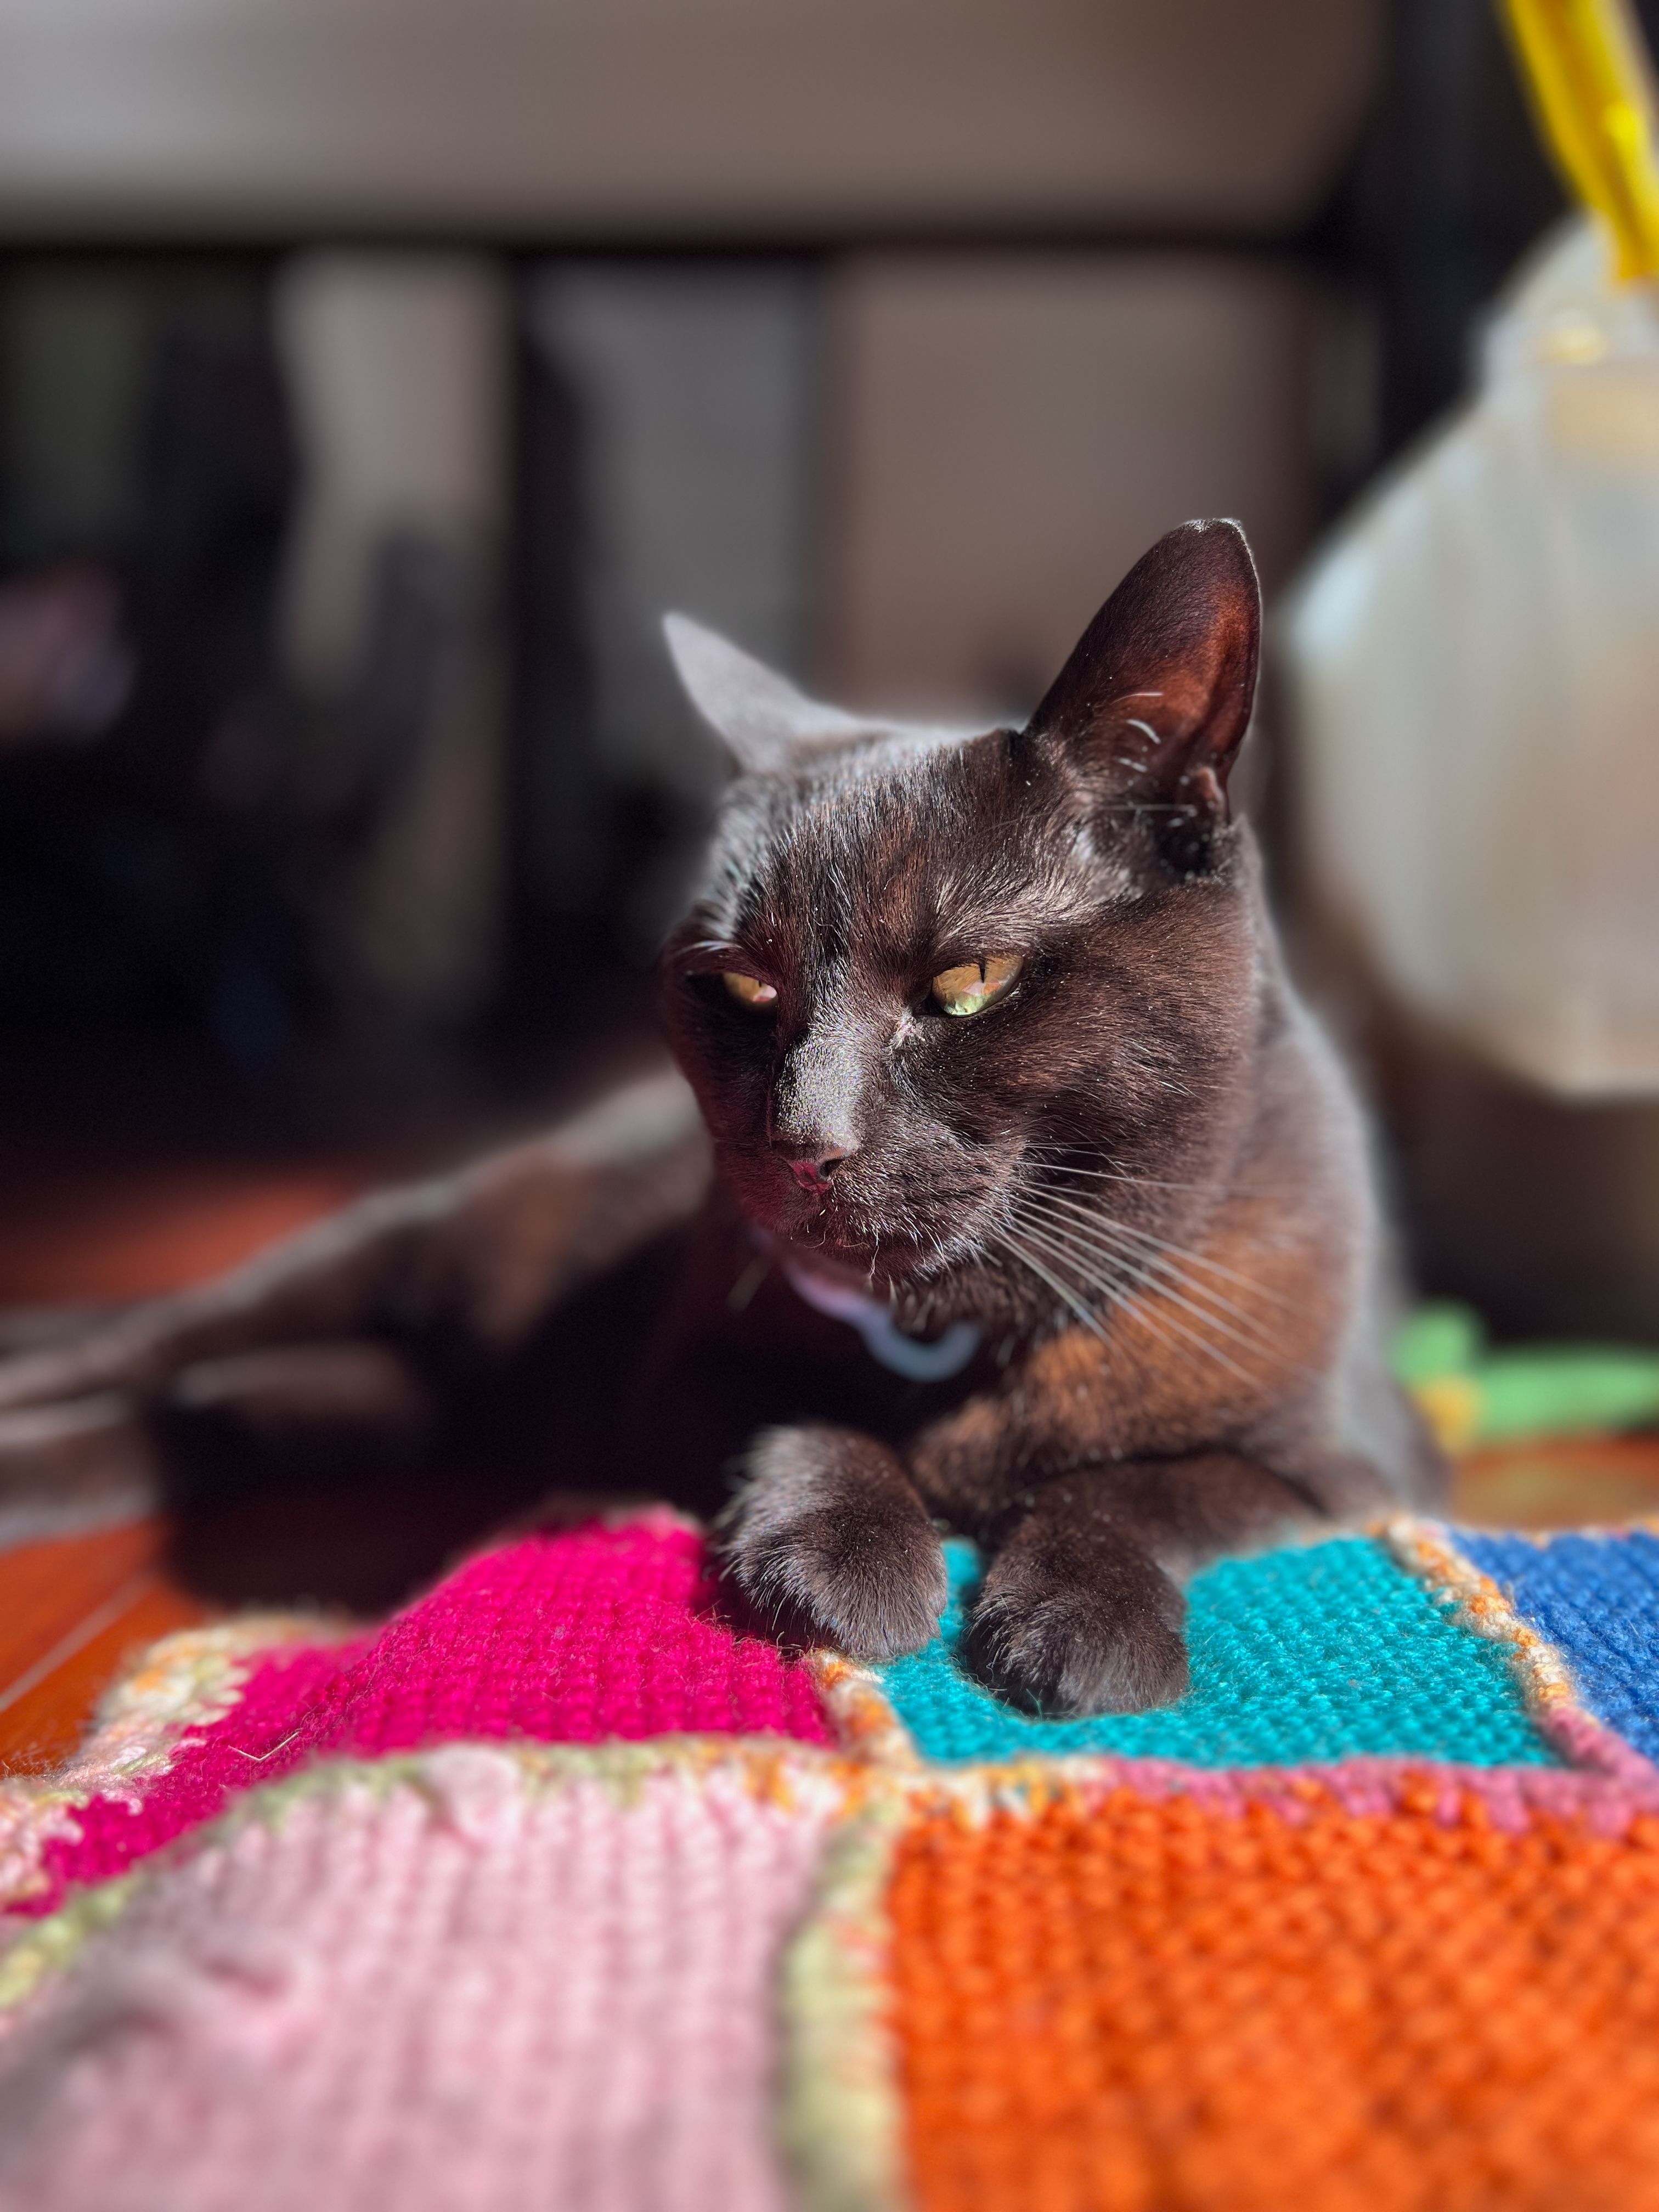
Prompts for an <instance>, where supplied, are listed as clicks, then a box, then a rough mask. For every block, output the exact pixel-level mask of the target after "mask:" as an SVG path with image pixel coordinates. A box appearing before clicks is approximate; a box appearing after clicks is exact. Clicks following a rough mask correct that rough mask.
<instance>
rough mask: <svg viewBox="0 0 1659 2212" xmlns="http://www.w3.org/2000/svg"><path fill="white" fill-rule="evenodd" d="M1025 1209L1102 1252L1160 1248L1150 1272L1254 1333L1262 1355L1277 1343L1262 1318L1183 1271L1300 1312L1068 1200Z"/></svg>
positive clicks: (1196, 1257)
mask: <svg viewBox="0 0 1659 2212" xmlns="http://www.w3.org/2000/svg"><path fill="white" fill-rule="evenodd" d="M1024 1203H1025V1204H1026V1205H1027V1206H1032V1207H1034V1208H1035V1210H1036V1212H1038V1213H1040V1214H1041V1215H1042V1218H1045V1219H1047V1220H1048V1221H1049V1222H1050V1223H1052V1224H1053V1225H1054V1226H1055V1227H1057V1228H1064V1229H1066V1231H1068V1232H1070V1233H1073V1234H1077V1235H1080V1236H1082V1237H1084V1238H1085V1241H1092V1242H1094V1243H1096V1244H1097V1246H1099V1247H1101V1248H1103V1249H1109V1250H1113V1251H1116V1252H1119V1253H1121V1252H1123V1251H1124V1249H1125V1247H1126V1246H1127V1248H1128V1249H1129V1251H1131V1252H1137V1251H1139V1249H1140V1248H1141V1247H1143V1246H1147V1245H1150V1246H1152V1247H1153V1248H1155V1249H1154V1250H1153V1252H1152V1253H1151V1254H1149V1255H1146V1265H1147V1266H1148V1267H1152V1268H1155V1269H1156V1270H1157V1271H1158V1273H1160V1274H1164V1275H1168V1276H1170V1277H1171V1278H1172V1279H1174V1280H1175V1281H1176V1282H1178V1283H1180V1284H1181V1285H1182V1288H1183V1289H1184V1290H1186V1291H1188V1292H1190V1293H1191V1295H1192V1296H1193V1297H1195V1298H1202V1299H1203V1300H1204V1302H1205V1303H1206V1305H1210V1306H1212V1307H1213V1308H1214V1309H1215V1310H1216V1311H1217V1312H1218V1313H1219V1314H1227V1315H1231V1317H1232V1318H1233V1320H1234V1321H1236V1322H1238V1324H1239V1325H1240V1327H1241V1328H1246V1329H1249V1330H1252V1331H1254V1332H1255V1335H1256V1336H1257V1338H1258V1339H1259V1340H1260V1342H1261V1346H1262V1347H1263V1349H1269V1350H1276V1349H1277V1347H1278V1340H1277V1339H1276V1338H1275V1337H1274V1336H1273V1334H1272V1333H1271V1331H1270V1329H1269V1328H1268V1324H1267V1322H1266V1321H1265V1320H1264V1319H1263V1318H1262V1317H1261V1316H1260V1315H1259V1314H1255V1313H1252V1312H1250V1311H1249V1310H1248V1309H1247V1308H1246V1307H1243V1306H1241V1305H1240V1304H1237V1301H1236V1300H1234V1299H1232V1298H1230V1297H1227V1296H1226V1295H1225V1292H1223V1291H1218V1290H1217V1289H1215V1288H1214V1287H1213V1286H1212V1285H1211V1284H1209V1283H1206V1282H1198V1283H1195V1282H1194V1281H1193V1280H1192V1279H1191V1278H1190V1277H1189V1276H1188V1274H1186V1273H1185V1272H1184V1269H1185V1268H1186V1267H1204V1268H1206V1269H1207V1270H1208V1271H1209V1272H1211V1273H1216V1274H1218V1275H1220V1276H1221V1277H1222V1278H1223V1279H1225V1280H1226V1281H1228V1282H1232V1283H1237V1285H1239V1286H1240V1287H1241V1288H1242V1289H1243V1290H1246V1291H1257V1292H1259V1294H1260V1295H1261V1297H1265V1298H1268V1299H1271V1300H1272V1302H1273V1304H1275V1305H1279V1306H1284V1307H1286V1308H1287V1310H1290V1311H1292V1312H1294V1311H1295V1310H1297V1309H1295V1308H1294V1307H1291V1306H1290V1305H1289V1302H1288V1301H1287V1300H1285V1298H1282V1297H1279V1294H1278V1293H1277V1292H1276V1291H1273V1290H1270V1289H1269V1288H1268V1287H1267V1285H1266V1284H1265V1283H1264V1284H1260V1285H1258V1284H1255V1283H1252V1282H1251V1281H1250V1280H1249V1278H1248V1277H1246V1276H1243V1275H1239V1274H1237V1273H1234V1271H1233V1270H1232V1269H1231V1267H1222V1266H1221V1265H1220V1263H1219V1262H1218V1261H1206V1258H1205V1256H1204V1255H1203V1254H1202V1253H1201V1252H1189V1251H1188V1250H1186V1249H1184V1248H1183V1247H1182V1246H1181V1245H1179V1244H1171V1243H1169V1242H1168V1241H1167V1240H1166V1239H1165V1238H1164V1237H1153V1236H1151V1235H1149V1234H1148V1233H1147V1232H1146V1231H1145V1230H1137V1229H1132V1228H1130V1226H1129V1225H1128V1224H1127V1222H1122V1221H1115V1220H1113V1219H1112V1218H1110V1217H1109V1216H1106V1215H1102V1214H1098V1213H1095V1212H1091V1211H1090V1209H1089V1208H1087V1207H1086V1206H1078V1205H1075V1204H1074V1203H1073V1201H1071V1200H1066V1199H1060V1198H1052V1199H1049V1200H1047V1201H1046V1202H1045V1200H1043V1199H1041V1198H1037V1197H1036V1196H1035V1195H1033V1194H1028V1196H1027V1198H1026V1200H1025V1201H1024ZM1056 1206H1063V1207H1065V1208H1066V1212H1065V1214H1064V1215H1061V1214H1059V1213H1057V1212H1055V1210H1054V1209H1055V1207H1056ZM1164 1255H1167V1256H1164Z"/></svg>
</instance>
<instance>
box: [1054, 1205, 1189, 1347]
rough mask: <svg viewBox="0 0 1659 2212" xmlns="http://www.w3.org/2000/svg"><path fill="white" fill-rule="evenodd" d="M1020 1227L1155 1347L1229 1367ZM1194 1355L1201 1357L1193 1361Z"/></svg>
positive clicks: (1180, 1328)
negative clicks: (1133, 1325) (1215, 1361)
mask: <svg viewBox="0 0 1659 2212" xmlns="http://www.w3.org/2000/svg"><path fill="white" fill-rule="evenodd" d="M1022 1227H1023V1228H1024V1232H1025V1234H1026V1235H1027V1236H1028V1237H1036V1241H1037V1242H1038V1243H1040V1244H1041V1245H1042V1249H1044V1250H1045V1251H1046V1252H1048V1254H1049V1255H1050V1256H1051V1257H1053V1258H1054V1260H1055V1261H1056V1263H1057V1264H1059V1265H1061V1266H1065V1267H1069V1268H1070V1269H1071V1270H1072V1272H1073V1274H1075V1275H1077V1276H1079V1278H1080V1279H1082V1280H1083V1281H1084V1282H1085V1284H1086V1285H1088V1286H1089V1287H1090V1288H1091V1289H1092V1290H1093V1291H1096V1293H1097V1295H1098V1296H1100V1297H1103V1298H1104V1299H1105V1301H1106V1303H1107V1304H1109V1305H1110V1306H1112V1307H1113V1308H1114V1309H1115V1310H1116V1311H1117V1312H1119V1313H1120V1314H1121V1315H1122V1316H1124V1317H1125V1319H1126V1320H1127V1321H1129V1322H1133V1323H1134V1324H1135V1325H1136V1326H1137V1327H1139V1328H1144V1329H1145V1330H1146V1334H1148V1335H1149V1336H1150V1337H1151V1338H1152V1340H1153V1341H1154V1342H1155V1343H1158V1344H1161V1345H1163V1346H1165V1347H1166V1349H1167V1350H1169V1351H1170V1352H1172V1353H1173V1354H1174V1355H1175V1356H1176V1358H1184V1359H1186V1360H1187V1361H1188V1363H1189V1364H1193V1365H1194V1366H1196V1365H1200V1364H1202V1360H1205V1359H1216V1358H1218V1359H1220V1361H1221V1363H1222V1364H1223V1365H1224V1366H1225V1365H1230V1364H1231V1362H1230V1361H1228V1360H1227V1358H1226V1356H1225V1353H1221V1352H1218V1351H1217V1350H1216V1348H1215V1346H1213V1345H1212V1344H1210V1343H1209V1342H1207V1341H1206V1339H1204V1338H1202V1337H1200V1336H1198V1335H1196V1334H1194V1332H1193V1331H1192V1330H1191V1329H1189V1328H1187V1327H1186V1326H1185V1325H1184V1324H1183V1323H1182V1322H1178V1321H1176V1318H1175V1316H1173V1315H1172V1314H1167V1313H1166V1314H1155V1313H1152V1312H1149V1311H1148V1310H1147V1309H1146V1307H1145V1306H1144V1305H1143V1304H1141V1303H1140V1301H1139V1299H1138V1298H1137V1297H1134V1296H1133V1294H1132V1293H1131V1292H1130V1291H1127V1290H1126V1289H1125V1288H1124V1287H1123V1286H1122V1285H1121V1284H1120V1283H1118V1282H1116V1281H1115V1280H1109V1279H1107V1278H1105V1277H1104V1276H1102V1275H1100V1274H1098V1273H1096V1272H1095V1271H1094V1270H1093V1269H1091V1268H1090V1267H1087V1266H1085V1264H1084V1263H1083V1262H1082V1261H1079V1259H1078V1257H1077V1255H1076V1254H1075V1253H1074V1252H1073V1251H1071V1250H1069V1249H1065V1248H1063V1247H1060V1246H1057V1245H1056V1244H1055V1243H1054V1242H1053V1241H1052V1240H1051V1239H1049V1238H1048V1237H1043V1236H1042V1235H1041V1234H1040V1232H1038V1231H1036V1230H1034V1229H1033V1228H1032V1227H1031V1226H1030V1224H1029V1223H1022ZM1194 1354H1198V1355H1201V1357H1200V1358H1194Z"/></svg>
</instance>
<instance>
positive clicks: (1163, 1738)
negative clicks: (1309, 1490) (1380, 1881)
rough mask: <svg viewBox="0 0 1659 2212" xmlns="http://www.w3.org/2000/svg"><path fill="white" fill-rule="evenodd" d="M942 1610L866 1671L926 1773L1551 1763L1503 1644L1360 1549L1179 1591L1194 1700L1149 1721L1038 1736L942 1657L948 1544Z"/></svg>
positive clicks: (958, 1588)
mask: <svg viewBox="0 0 1659 2212" xmlns="http://www.w3.org/2000/svg"><path fill="white" fill-rule="evenodd" d="M945 1550H946V1553H947V1556H948V1559H949V1562H950V1567H951V1602H950V1605H949V1606H948V1607H947V1608H946V1611H945V1618H944V1620H943V1621H942V1622H941V1624H940V1630H941V1632H940V1634H939V1636H938V1637H936V1638H934V1640H933V1643H932V1644H930V1645H929V1646H928V1648H927V1650H925V1651H921V1652H918V1653H917V1654H916V1655H915V1656H914V1657H911V1658H907V1659H898V1660H895V1661H894V1662H892V1663H891V1664H890V1665H889V1666H886V1667H884V1668H881V1669H880V1670H879V1671H880V1674H881V1677H882V1680H883V1683H884V1686H885V1688H886V1691H887V1694H888V1697H889V1698H890V1700H891V1702H892V1705H893V1706H894V1709H895V1711H896V1712H897V1714H898V1716H899V1717H900V1719H901V1720H902V1722H903V1723H904V1724H905V1726H906V1727H907V1728H908V1729H909V1731H910V1733H911V1735H912V1737H913V1738H914V1740H915V1744H916V1747H917V1749H918V1750H919V1751H920V1752H921V1754H922V1755H923V1757H924V1758H928V1759H940V1760H945V1761H958V1760H969V1759H971V1760H981V1759H989V1760H1003V1759H1018V1758H1022V1757H1026V1756H1029V1755H1030V1754H1032V1753H1066V1752H1115V1753H1119V1754H1120V1755H1121V1756H1125V1757H1136V1758H1151V1759H1182V1760H1186V1761H1188V1762H1190V1763H1191V1764H1193V1765H1199V1766H1266V1765H1273V1766H1276V1765H1299V1764H1301V1763H1302V1762H1304V1761H1305V1760H1311V1759H1322V1760H1323V1759H1344V1758H1352V1757H1355V1756H1357V1755H1358V1754H1361V1753H1376V1754H1387V1753H1407V1754H1410V1755H1413V1756H1417V1757H1421V1758H1425V1759H1457V1760H1463V1761H1467V1762H1468V1763H1469V1764H1470V1765H1477V1766H1513V1765H1520V1766H1555V1765H1561V1764H1562V1763H1563V1762H1562V1761H1561V1759H1559V1756H1558V1755H1557V1753H1555V1752H1554V1751H1553V1749H1552V1747H1550V1745H1549V1744H1547V1742H1546V1741H1545V1740H1544V1738H1543V1737H1542V1736H1541V1735H1540V1734H1539V1733H1538V1730H1537V1729H1535V1728H1534V1725H1533V1723H1532V1722H1531V1721H1530V1720H1529V1719H1528V1717H1527V1714H1526V1711H1525V1710H1524V1708H1523V1706H1522V1701H1521V1695H1520V1691H1519V1687H1518V1685H1517V1683H1516V1678H1515V1675H1514V1673H1513V1671H1512V1668H1511V1666H1510V1661H1509V1659H1508V1657H1507V1656H1506V1655H1505V1653H1504V1650H1503V1649H1502V1647H1501V1646H1499V1645H1498V1644H1492V1643H1490V1642H1488V1641H1486V1640H1485V1639H1484V1638H1480V1637H1478V1636H1475V1635H1474V1634H1472V1633H1471V1632H1470V1631H1468V1629H1466V1628H1463V1627H1462V1626H1459V1624H1458V1623H1457V1622H1456V1621H1455V1620H1453V1619H1452V1618H1451V1617H1450V1616H1449V1614H1448V1613H1446V1612H1445V1611H1444V1610H1443V1609H1442V1608H1441V1607H1438V1606H1437V1605H1436V1604H1435V1602H1434V1601H1433V1599H1432V1598H1431V1596H1430V1595H1429V1594H1428V1592H1427V1591H1426V1590H1425V1589H1424V1588H1423V1586H1422V1584H1421V1583H1419V1582H1417V1581H1416V1580H1414V1579H1413V1577H1412V1576H1410V1575H1408V1574H1407V1573H1406V1571H1404V1570H1403V1569H1402V1568H1401V1567H1400V1566H1398V1565H1395V1561H1394V1560H1393V1559H1391V1558H1390V1556H1389V1553H1387V1552H1386V1551H1384V1549H1383V1547H1382V1546H1380V1545H1379V1544H1376V1543H1374V1542H1373V1541H1371V1540H1370V1538H1369V1537H1364V1536H1345V1537H1336V1538H1333V1539H1331V1540H1330V1541H1327V1542H1325V1543H1321V1544H1314V1545H1310V1546H1308V1547H1304V1548H1298V1549H1293V1550H1289V1551H1281V1552H1272V1553H1267V1554H1266V1555H1265V1556H1263V1557H1261V1558H1258V1559H1224V1560H1222V1561H1221V1562H1220V1563H1219V1564H1218V1565H1215V1566H1212V1567H1210V1568H1208V1569H1206V1571H1204V1572H1203V1573H1202V1574H1200V1575H1198V1576H1196V1577H1194V1580H1193V1583H1192V1584H1191V1586H1190V1588H1189V1589H1188V1619H1187V1637H1188V1647H1189V1649H1190V1651H1191V1654H1192V1687H1191V1689H1190V1690H1189V1691H1188V1694H1187V1695H1186V1696H1185V1697H1184V1698H1182V1699H1181V1700H1180V1702H1179V1703H1178V1704H1176V1705H1169V1706H1166V1707H1164V1709H1163V1710H1162V1711H1158V1712H1151V1713H1130V1714H1122V1715H1114V1716H1109V1717H1103V1718H1101V1719H1097V1720H1082V1721H1051V1720H1043V1719H1040V1718H1036V1717H1031V1716H1029V1715H1027V1714H1024V1713H1022V1712H1018V1711H1014V1710H1013V1709H1012V1707H1010V1706H1008V1705H1004V1704H1003V1703H1001V1701H1000V1699H997V1698H995V1697H994V1696H993V1695H992V1694H991V1692H989V1691H987V1690H984V1689H981V1687H980V1686H979V1685H978V1684H977V1683H976V1682H973V1681H970V1680H969V1679H968V1677H967V1676H966V1675H965V1674H963V1673H962V1672H961V1671H960V1669H959V1668H957V1664H956V1662H955V1658H954V1656H953V1655H954V1653H955V1651H956V1649H957V1643H958V1640H959V1638H960V1637H961V1634H962V1630H963V1621H964V1619H965V1616H966V1613H967V1609H968V1605H969V1601H971V1598H972V1594H973V1590H974V1587H975V1583H976V1582H977V1580H978V1577H979V1573H980V1565H979V1557H978V1554H977V1553H976V1552H975V1548H974V1547H973V1546H972V1545H971V1544H969V1543H964V1542H962V1541H951V1543H949V1544H947V1545H946V1547H945Z"/></svg>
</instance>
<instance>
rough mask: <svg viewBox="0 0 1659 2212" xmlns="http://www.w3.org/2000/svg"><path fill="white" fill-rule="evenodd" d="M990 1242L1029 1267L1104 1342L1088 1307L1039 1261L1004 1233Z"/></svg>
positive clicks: (1104, 1334) (1001, 1232)
mask: <svg viewBox="0 0 1659 2212" xmlns="http://www.w3.org/2000/svg"><path fill="white" fill-rule="evenodd" d="M991 1241H992V1242H993V1243H995V1244H1000V1246H1001V1247H1002V1248H1003V1249H1004V1250H1006V1251H1008V1252H1012V1254H1013V1255H1014V1257H1015V1259H1016V1260H1018V1261H1019V1262H1020V1264H1021V1265H1022V1266H1023V1267H1029V1268H1030V1271H1031V1273H1033V1274H1034V1275H1035V1276H1036V1277H1037V1279H1038V1280H1039V1281H1040V1282H1042V1283H1045V1284H1047V1285H1048V1288H1049V1289H1050V1290H1051V1291H1053V1292H1054V1296H1055V1297H1057V1298H1059V1299H1060V1302H1061V1304H1064V1305H1066V1306H1068V1307H1069V1308H1070V1309H1071V1310H1072V1312H1073V1313H1074V1314H1075V1315H1076V1316H1077V1317H1078V1319H1079V1321H1080V1322H1082V1323H1083V1326H1084V1327H1085V1328H1088V1329H1092V1330H1093V1332H1094V1334H1096V1335H1097V1337H1098V1338H1099V1339H1100V1340H1101V1342H1102V1343H1105V1342H1106V1332H1105V1330H1104V1329H1103V1328H1102V1327H1101V1325H1100V1322H1099V1321H1098V1320H1097V1317H1096V1316H1094V1315H1093V1314H1091V1312H1090V1310H1089V1309H1088V1307H1087V1306H1085V1304H1083V1302H1082V1300H1081V1299H1080V1298H1079V1297H1078V1296H1077V1294H1076V1293H1075V1291H1070V1290H1068V1289H1067V1288H1066V1285H1065V1284H1064V1283H1062V1282H1061V1281H1060V1279H1059V1278H1058V1277H1057V1276H1055V1275H1052V1274H1050V1273H1049V1272H1048V1268H1046V1267H1044V1266H1043V1265H1042V1261H1040V1260H1036V1259H1034V1258H1033V1256H1032V1255H1031V1254H1030V1253H1029V1252H1028V1251H1026V1250H1025V1249H1024V1246H1023V1245H1021V1244H1020V1243H1018V1242H1017V1241H1016V1240H1015V1239H1014V1238H1013V1237H1011V1236H1009V1235H1008V1234H1007V1233H1006V1231H993V1233H992V1239H991Z"/></svg>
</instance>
